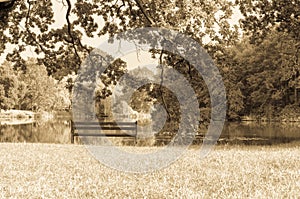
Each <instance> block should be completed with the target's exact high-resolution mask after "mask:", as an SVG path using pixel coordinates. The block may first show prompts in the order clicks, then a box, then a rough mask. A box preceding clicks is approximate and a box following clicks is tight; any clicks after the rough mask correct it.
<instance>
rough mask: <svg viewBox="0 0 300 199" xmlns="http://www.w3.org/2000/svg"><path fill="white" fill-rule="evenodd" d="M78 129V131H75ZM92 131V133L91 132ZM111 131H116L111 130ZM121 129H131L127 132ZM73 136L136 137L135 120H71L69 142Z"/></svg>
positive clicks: (72, 139)
mask: <svg viewBox="0 0 300 199" xmlns="http://www.w3.org/2000/svg"><path fill="white" fill-rule="evenodd" d="M76 130H79V131H81V132H80V133H76V132H75V131H76ZM91 131H92V133H91ZM112 131H117V132H113V133H112ZM123 131H131V132H133V133H131V134H128V133H124V132H123ZM75 136H95V137H99V136H106V137H134V138H136V137H137V121H135V122H85V121H84V122H81V121H79V122H71V143H74V137H75Z"/></svg>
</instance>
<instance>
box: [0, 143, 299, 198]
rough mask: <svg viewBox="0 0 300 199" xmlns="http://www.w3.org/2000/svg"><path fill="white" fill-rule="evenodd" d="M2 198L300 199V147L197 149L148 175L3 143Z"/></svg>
mask: <svg viewBox="0 0 300 199" xmlns="http://www.w3.org/2000/svg"><path fill="white" fill-rule="evenodd" d="M0 152H1V158H0V171H1V174H0V179H1V180H0V197H1V198H8V197H11V198H144V197H145V198H174V197H177V198H266V197H268V198H298V197H300V144H293V145H279V146H217V147H216V148H215V150H214V151H213V152H211V153H210V155H209V156H208V157H207V158H205V159H203V160H200V159H199V158H198V153H197V151H196V149H190V150H188V152H187V154H186V155H185V156H184V157H183V158H181V159H179V160H178V161H177V162H175V163H174V164H172V165H170V166H169V167H168V168H165V169H163V170H160V171H156V172H153V173H147V174H129V173H123V172H120V171H116V170H113V169H110V168H107V167H105V166H103V165H101V164H100V163H99V162H98V161H97V160H95V159H94V158H93V157H92V156H91V155H90V154H89V152H88V151H86V149H85V148H84V146H79V145H50V144H49V145H48V144H14V143H1V144H0Z"/></svg>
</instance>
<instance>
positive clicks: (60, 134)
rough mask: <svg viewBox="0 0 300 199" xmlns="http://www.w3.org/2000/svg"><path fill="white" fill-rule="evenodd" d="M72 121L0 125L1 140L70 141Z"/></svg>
mask: <svg viewBox="0 0 300 199" xmlns="http://www.w3.org/2000/svg"><path fill="white" fill-rule="evenodd" d="M70 131H71V130H70V123H69V121H68V120H67V119H65V120H62V119H60V120H58V119H55V120H51V121H46V122H45V121H34V122H32V123H29V124H19V125H8V124H4V125H3V124H1V125H0V142H40V143H61V144H65V143H70Z"/></svg>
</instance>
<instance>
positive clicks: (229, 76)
mask: <svg viewBox="0 0 300 199" xmlns="http://www.w3.org/2000/svg"><path fill="white" fill-rule="evenodd" d="M226 53H227V54H226V58H225V59H224V60H223V62H222V64H220V68H221V69H222V70H223V74H224V75H223V76H224V78H225V85H226V88H227V97H228V117H229V119H240V118H241V117H242V116H252V117H257V119H262V118H264V119H274V118H278V119H291V118H294V117H299V116H300V65H299V59H300V50H299V41H297V40H296V39H295V38H293V37H292V36H291V35H290V34H288V33H286V32H279V31H276V30H273V31H271V32H270V33H268V34H267V35H266V36H265V37H264V39H263V40H262V41H261V42H260V43H259V44H254V43H251V40H250V38H249V37H245V38H244V39H243V40H242V41H240V42H238V43H237V44H236V45H235V46H233V47H231V48H228V49H227V50H226Z"/></svg>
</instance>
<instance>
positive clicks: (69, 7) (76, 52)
mask: <svg viewBox="0 0 300 199" xmlns="http://www.w3.org/2000/svg"><path fill="white" fill-rule="evenodd" d="M66 1H67V5H68V9H67V13H66V20H67V25H68V34H69V36H70V37H71V43H72V47H73V49H74V52H75V55H76V56H77V57H78V59H79V61H80V63H81V58H80V56H79V54H78V51H77V48H76V44H75V38H74V36H73V34H72V24H71V22H70V18H69V17H70V13H71V9H72V4H71V1H70V0H66ZM80 63H79V65H80Z"/></svg>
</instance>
